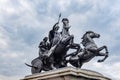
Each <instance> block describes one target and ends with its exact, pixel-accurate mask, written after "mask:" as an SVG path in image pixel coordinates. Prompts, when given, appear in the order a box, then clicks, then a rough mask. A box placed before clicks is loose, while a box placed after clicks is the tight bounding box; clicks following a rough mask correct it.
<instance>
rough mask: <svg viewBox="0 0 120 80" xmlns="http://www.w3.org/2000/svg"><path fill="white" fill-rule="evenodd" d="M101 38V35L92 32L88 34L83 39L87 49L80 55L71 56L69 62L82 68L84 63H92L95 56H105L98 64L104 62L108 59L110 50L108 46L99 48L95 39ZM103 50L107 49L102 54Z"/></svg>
mask: <svg viewBox="0 0 120 80" xmlns="http://www.w3.org/2000/svg"><path fill="white" fill-rule="evenodd" d="M99 37H100V35H99V34H97V33H94V32H92V31H88V32H86V33H85V34H84V35H83V37H82V39H83V40H82V44H83V46H84V47H85V48H84V49H83V51H82V52H80V53H79V54H77V55H73V56H70V58H69V60H68V62H69V63H70V64H71V65H73V66H75V67H79V68H81V66H82V65H83V63H85V62H88V61H90V60H91V59H92V58H94V57H95V56H105V57H104V58H103V59H101V60H98V62H103V61H104V60H105V59H106V58H107V57H108V50H107V47H106V46H102V47H100V48H98V47H97V45H96V44H95V42H94V40H93V38H99ZM103 49H105V51H106V52H105V53H102V52H100V51H102V50H103Z"/></svg>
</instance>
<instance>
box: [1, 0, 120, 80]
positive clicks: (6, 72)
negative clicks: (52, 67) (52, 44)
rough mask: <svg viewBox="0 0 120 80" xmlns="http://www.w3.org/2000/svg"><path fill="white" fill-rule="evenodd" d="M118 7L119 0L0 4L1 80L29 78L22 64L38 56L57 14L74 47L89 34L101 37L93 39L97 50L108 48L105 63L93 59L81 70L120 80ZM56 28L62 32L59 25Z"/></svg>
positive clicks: (5, 1)
mask: <svg viewBox="0 0 120 80" xmlns="http://www.w3.org/2000/svg"><path fill="white" fill-rule="evenodd" d="M119 4H120V0H0V80H19V79H22V78H24V76H25V75H30V74H31V71H30V68H29V67H27V66H26V65H25V64H24V63H29V64H30V63H31V61H32V60H33V59H34V58H36V57H37V56H38V45H39V43H40V41H42V39H43V38H44V37H45V36H48V32H49V31H50V30H51V29H52V27H53V25H54V24H55V23H56V22H57V21H58V15H59V13H61V14H62V16H61V18H64V17H66V18H68V19H69V21H70V25H71V28H70V34H73V35H74V37H75V42H76V43H80V42H81V37H82V35H83V34H84V33H85V32H86V31H88V30H92V31H94V32H96V33H99V34H100V35H101V37H100V38H99V39H95V42H96V44H97V45H98V47H100V46H103V45H106V46H107V47H108V50H109V57H108V58H107V59H106V60H105V62H103V63H97V60H98V59H101V58H103V57H95V58H94V59H92V60H91V61H90V62H88V63H85V64H84V65H83V67H82V68H83V69H89V70H93V71H97V72H99V73H102V74H103V75H105V76H107V77H110V78H111V79H113V80H120V5H119ZM59 25H60V30H59V31H61V29H62V23H61V21H60V24H59ZM80 45H81V44H80ZM81 46H82V45H81Z"/></svg>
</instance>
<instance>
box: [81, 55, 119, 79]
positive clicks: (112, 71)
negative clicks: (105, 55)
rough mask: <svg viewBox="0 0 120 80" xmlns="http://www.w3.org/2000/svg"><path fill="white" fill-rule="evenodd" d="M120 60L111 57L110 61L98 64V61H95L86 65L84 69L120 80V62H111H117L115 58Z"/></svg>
mask: <svg viewBox="0 0 120 80" xmlns="http://www.w3.org/2000/svg"><path fill="white" fill-rule="evenodd" d="M114 57H115V58H116V60H117V58H119V57H118V56H111V57H110V58H109V59H107V60H106V61H105V62H103V63H97V59H94V60H92V61H90V62H89V63H87V64H85V65H84V66H83V67H84V68H85V69H90V70H93V71H97V72H100V73H102V74H103V75H105V76H107V77H109V78H111V79H113V80H119V79H120V74H119V73H120V68H119V66H120V62H119V61H116V62H114V63H113V62H111V60H115V58H114Z"/></svg>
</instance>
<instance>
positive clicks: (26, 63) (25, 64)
mask: <svg viewBox="0 0 120 80" xmlns="http://www.w3.org/2000/svg"><path fill="white" fill-rule="evenodd" d="M25 65H27V66H29V67H32V68H37V67H35V66H32V65H29V64H27V63H25Z"/></svg>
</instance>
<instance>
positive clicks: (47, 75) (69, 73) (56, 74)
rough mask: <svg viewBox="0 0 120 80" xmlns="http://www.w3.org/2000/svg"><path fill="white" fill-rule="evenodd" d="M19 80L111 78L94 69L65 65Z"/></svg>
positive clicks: (94, 79)
mask: <svg viewBox="0 0 120 80" xmlns="http://www.w3.org/2000/svg"><path fill="white" fill-rule="evenodd" d="M21 80H111V79H109V78H108V77H105V76H103V75H102V74H100V73H98V72H95V71H91V70H85V69H78V68H72V67H65V68H60V69H56V70H51V71H46V72H42V73H37V74H33V75H28V76H25V78H24V79H21Z"/></svg>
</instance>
